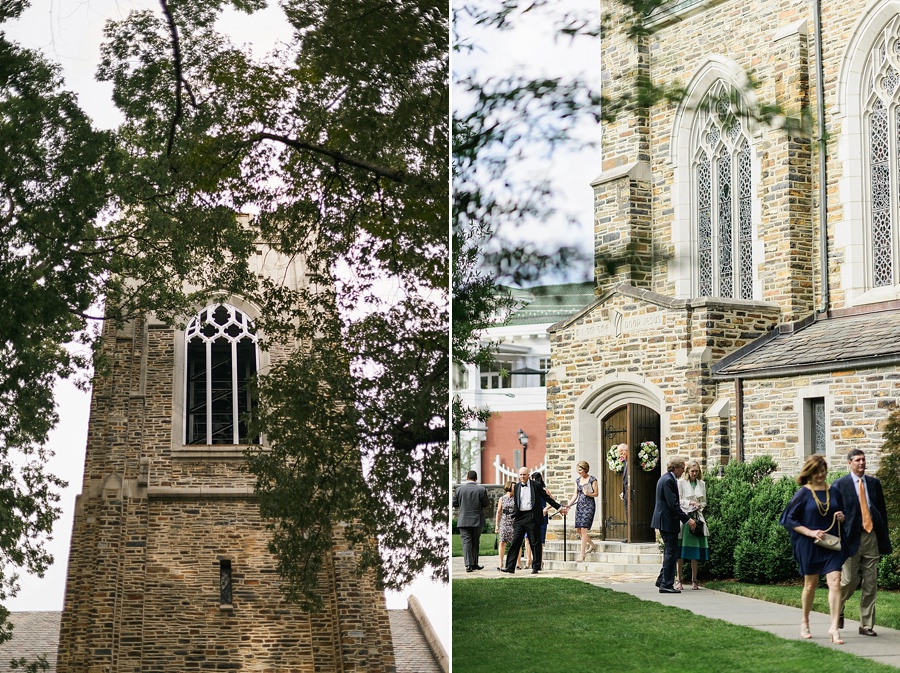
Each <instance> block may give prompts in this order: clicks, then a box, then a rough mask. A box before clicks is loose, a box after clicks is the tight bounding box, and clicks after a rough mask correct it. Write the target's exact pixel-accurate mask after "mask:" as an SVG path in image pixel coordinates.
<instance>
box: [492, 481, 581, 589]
mask: <svg viewBox="0 0 900 673" xmlns="http://www.w3.org/2000/svg"><path fill="white" fill-rule="evenodd" d="M545 501H546V502H548V503H550V504H551V505H552V506H553V507H555V508H556V509H562V510H563V511H568V510H567V509H566V508H563V507H562V505H560V504H559V503H558V502H556V500H554V499H553V498H551V497H550V496H549V495H548V494H547V489H545V488H544V487H542V486H541V485H540V484H538V483H537V482H535V481H533V480H530V479H529V473H528V468H527V467H523V468H520V469H519V481H518V483H517V484H516V487H515V488H514V489H513V503H514V504H515V508H516V509H515V513H514V514H513V539H512V542H510V543H509V551H507V552H506V561H505V562H504V564H503V567H501V568H500V572H504V573H511V574H512V573H515V572H516V563H517V561H518V560H519V552H520V550H521V549H522V542H523V541H524V540H525V533H528V539H529V540H531V552H532V554H531V574H532V575H536V574H537V573H538V571H539V570H540V569H541V563H542V560H543V553H542V550H543V547H542V545H541V524H542V523H543V521H544V502H545Z"/></svg>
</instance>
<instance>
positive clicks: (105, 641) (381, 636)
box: [57, 249, 395, 673]
mask: <svg viewBox="0 0 900 673" xmlns="http://www.w3.org/2000/svg"><path fill="white" fill-rule="evenodd" d="M254 259H255V266H257V267H258V268H256V269H254V270H255V271H256V272H257V273H263V274H264V273H272V274H277V277H278V278H279V279H285V278H287V279H289V281H288V282H293V283H295V284H300V283H303V282H304V273H303V269H302V267H301V264H300V263H299V262H297V261H288V260H286V259H285V258H281V257H279V256H278V255H276V254H275V253H273V252H271V251H268V250H267V249H262V250H261V251H260V254H258V255H255V256H254ZM195 310H196V313H195V314H194V316H193V317H192V318H191V319H189V321H188V322H187V325H186V328H185V329H184V330H179V329H175V328H172V327H169V326H166V325H165V324H163V323H162V322H160V321H159V320H157V319H156V318H154V316H152V315H147V316H145V317H143V318H142V319H139V320H134V321H132V322H130V323H128V324H126V325H124V326H123V327H122V328H121V329H116V328H115V327H114V326H112V325H107V326H106V328H105V330H104V344H103V352H104V354H105V356H106V357H107V359H108V363H109V367H108V370H107V371H106V372H105V373H104V374H103V375H101V376H97V377H96V378H95V380H94V384H93V397H92V400H91V418H90V424H89V429H88V439H87V452H86V457H85V470H84V482H83V485H82V491H81V495H79V496H78V499H77V503H76V512H75V521H74V526H73V534H72V547H71V552H70V556H69V567H68V578H67V584H66V599H65V607H64V610H63V616H62V625H61V629H60V645H59V657H58V667H57V670H58V671H59V673H124V672H126V671H127V672H129V673H132V672H133V673H138V672H147V671H154V672H160V673H163V672H171V673H184V672H185V671H194V670H196V671H204V670H233V671H272V672H274V671H278V672H280V673H285V672H291V671H298V672H299V671H304V672H309V673H313V672H314V671H359V672H362V671H365V672H369V673H381V672H384V673H388V672H391V671H394V670H395V667H394V654H393V647H392V643H391V634H390V625H389V622H388V615H387V610H386V606H385V598H384V594H383V592H381V591H379V590H377V589H376V586H375V582H374V579H373V577H372V576H371V575H365V576H362V577H358V576H356V575H355V574H354V572H353V570H354V567H355V565H356V563H357V560H358V559H357V558H356V555H355V552H354V551H353V550H352V549H351V548H350V547H349V545H348V544H347V543H346V542H345V541H344V540H343V539H341V538H340V536H339V534H338V536H337V537H336V539H335V543H334V548H333V549H332V551H331V552H330V553H329V554H328V555H327V556H328V557H327V558H326V559H324V563H323V571H322V572H321V574H320V592H321V596H322V599H323V607H322V610H321V612H317V613H305V612H303V611H301V610H300V609H299V608H298V607H297V606H295V605H292V604H289V603H287V602H286V601H285V600H284V598H283V597H282V594H281V592H280V590H279V584H280V577H279V575H278V573H277V571H276V566H275V560H274V558H273V557H272V556H271V555H270V554H269V552H268V550H267V543H268V535H267V531H266V530H265V527H264V524H263V522H262V520H261V518H260V514H259V507H258V503H257V501H256V499H255V497H254V491H253V476H252V475H250V474H248V473H247V472H246V470H242V469H241V468H242V466H243V463H244V450H245V449H246V447H247V445H248V444H256V443H258V438H255V437H250V436H248V431H247V428H246V427H245V426H244V425H243V424H242V421H241V416H242V414H243V413H244V412H245V411H246V410H247V409H248V408H249V404H250V398H249V393H248V389H247V385H246V384H247V380H248V376H249V375H252V374H253V373H254V372H256V371H261V372H265V371H266V369H267V368H268V367H269V366H270V365H271V364H274V363H275V362H277V360H278V359H279V358H280V357H284V356H285V355H286V353H285V352H284V351H278V350H274V349H273V350H272V351H268V352H264V351H261V350H260V349H259V347H258V344H257V336H256V332H255V330H254V329H253V322H254V319H255V318H256V317H257V316H258V315H259V312H258V310H257V308H256V307H255V306H253V305H252V304H250V303H249V302H247V301H245V300H244V299H242V298H241V297H238V296H231V297H228V298H225V299H223V300H222V301H221V302H215V303H212V304H210V305H204V306H196V307H195Z"/></svg>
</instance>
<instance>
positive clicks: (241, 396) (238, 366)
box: [185, 304, 258, 444]
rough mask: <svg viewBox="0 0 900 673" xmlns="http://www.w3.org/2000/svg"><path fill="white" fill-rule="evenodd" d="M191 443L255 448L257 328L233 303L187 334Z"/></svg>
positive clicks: (206, 313) (205, 313)
mask: <svg viewBox="0 0 900 673" xmlns="http://www.w3.org/2000/svg"><path fill="white" fill-rule="evenodd" d="M185 343H186V357H185V362H186V365H187V366H186V373H187V385H186V387H185V394H186V399H185V410H186V411H185V414H186V421H187V422H186V424H185V428H186V429H185V444H250V443H257V441H258V440H257V439H256V438H251V437H250V436H249V431H248V428H247V424H246V415H247V413H248V412H249V411H250V410H251V408H252V404H253V401H252V398H251V391H250V382H251V380H252V379H253V377H254V376H255V375H256V371H257V353H256V344H257V337H256V334H255V331H254V329H253V323H252V322H251V320H250V318H248V317H247V315H245V314H244V313H243V312H241V311H239V310H238V309H236V308H235V307H234V306H230V305H228V304H220V305H217V306H208V307H206V308H205V309H203V310H202V311H201V312H200V313H199V314H198V315H197V316H195V317H194V318H193V319H192V320H191V322H190V323H189V324H188V326H187V329H186V331H185Z"/></svg>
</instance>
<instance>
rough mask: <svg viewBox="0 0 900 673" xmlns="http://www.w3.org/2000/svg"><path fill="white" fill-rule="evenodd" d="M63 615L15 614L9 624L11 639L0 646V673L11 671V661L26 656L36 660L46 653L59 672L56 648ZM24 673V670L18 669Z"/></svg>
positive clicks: (53, 669)
mask: <svg viewBox="0 0 900 673" xmlns="http://www.w3.org/2000/svg"><path fill="white" fill-rule="evenodd" d="M61 614H62V613H60V612H13V613H10V615H9V621H10V623H11V624H12V625H13V632H12V634H13V635H12V640H8V641H7V642H5V643H3V644H2V645H0V673H8V672H9V671H12V670H13V669H11V668H10V667H9V662H10V660H11V659H17V658H19V657H24V658H26V659H28V661H34V660H35V659H37V657H38V655H39V654H43V655H44V656H45V657H46V658H47V662H48V663H49V664H50V671H51V673H53V672H54V671H56V646H57V643H58V642H59V618H60V615H61ZM18 670H22V669H18Z"/></svg>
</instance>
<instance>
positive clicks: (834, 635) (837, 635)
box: [828, 629, 844, 645]
mask: <svg viewBox="0 0 900 673" xmlns="http://www.w3.org/2000/svg"><path fill="white" fill-rule="evenodd" d="M828 633H830V634H831V644H832V645H843V644H844V641H843V640H841V631H840V629H835V630H834V631H830V630H829V631H828Z"/></svg>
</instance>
